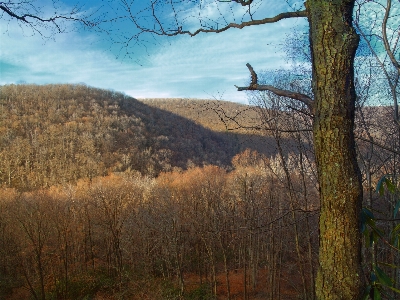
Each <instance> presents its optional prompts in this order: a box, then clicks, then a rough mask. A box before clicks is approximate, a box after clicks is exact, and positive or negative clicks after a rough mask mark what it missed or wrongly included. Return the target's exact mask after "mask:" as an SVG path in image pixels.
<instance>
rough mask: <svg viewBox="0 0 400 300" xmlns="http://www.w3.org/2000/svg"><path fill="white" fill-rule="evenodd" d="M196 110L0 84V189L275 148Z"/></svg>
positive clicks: (152, 171)
mask: <svg viewBox="0 0 400 300" xmlns="http://www.w3.org/2000/svg"><path fill="white" fill-rule="evenodd" d="M164 101H165V102H166V103H167V104H168V105H169V106H170V107H174V106H175V102H174V101H171V102H168V101H166V100H164ZM191 103H192V104H191ZM193 103H195V101H194V100H192V101H191V102H190V101H186V102H182V105H185V106H187V107H193V105H194V104H193ZM199 103H200V102H199ZM195 106H196V107H197V110H195V111H193V114H196V115H197V116H199V118H198V119H197V120H195V119H194V118H193V117H191V116H182V115H178V114H176V113H174V111H168V110H166V109H163V107H157V106H156V105H151V103H148V102H143V101H138V100H136V99H134V98H131V97H128V96H126V95H123V94H121V93H116V92H112V91H108V90H101V89H95V88H91V87H88V86H84V85H45V86H37V85H6V86H1V87H0V186H6V187H16V188H19V189H22V190H29V189H35V188H38V187H43V186H51V185H54V184H60V183H69V182H76V181H77V180H78V179H80V178H94V177H96V176H103V175H106V174H109V173H110V172H126V171H139V172H140V173H141V174H143V175H150V176H156V175H157V174H159V173H160V172H162V171H169V170H172V169H173V168H175V167H178V168H183V169H185V168H187V167H188V166H192V165H207V164H214V165H219V166H229V165H230V162H231V159H232V157H233V156H234V155H235V154H237V153H239V152H241V151H243V150H244V149H246V148H253V149H256V148H259V149H258V150H260V151H262V152H268V151H273V147H271V149H270V150H268V149H269V148H268V147H266V146H265V144H264V146H262V145H261V144H260V141H261V139H260V136H259V135H254V137H255V138H256V140H257V141H255V140H254V139H253V140H252V135H251V134H247V133H246V132H244V131H243V130H242V131H233V132H232V131H227V130H222V129H221V124H223V123H222V122H214V123H215V124H214V125H212V126H211V125H210V124H209V120H208V116H209V115H210V114H211V113H212V112H213V110H201V107H200V106H198V105H197V104H196V105H195ZM187 111H190V110H187ZM204 116H205V118H203V117H204ZM214 121H215V120H214ZM204 125H205V126H207V127H205V126H204ZM263 141H267V142H268V140H266V139H265V138H263Z"/></svg>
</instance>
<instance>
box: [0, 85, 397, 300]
mask: <svg viewBox="0 0 400 300" xmlns="http://www.w3.org/2000/svg"><path fill="white" fill-rule="evenodd" d="M275 100H276V101H277V102H279V101H278V100H279V99H275ZM391 110H392V108H391V107H359V108H358V110H357V118H356V129H355V136H356V140H357V144H356V145H355V147H356V150H357V153H358V161H359V165H360V168H361V171H362V178H363V185H364V191H365V193H364V195H365V196H364V198H365V199H364V203H365V204H366V205H368V207H371V208H372V209H374V213H375V214H376V215H377V221H376V223H374V226H378V227H379V228H382V229H384V231H383V232H384V233H386V232H389V231H390V229H391V228H392V229H393V224H394V223H393V222H392V221H391V220H390V219H388V218H387V215H388V212H390V214H389V215H390V216H392V215H393V207H394V206H395V204H396V202H395V201H396V199H394V198H393V197H392V195H390V194H385V193H383V195H382V196H379V195H378V194H376V193H374V189H375V186H376V184H377V183H378V182H379V180H380V179H381V178H382V176H383V175H385V174H392V175H390V176H393V178H397V177H396V176H398V175H397V174H398V170H399V152H398V150H396V149H398V141H399V139H398V129H397V127H396V126H394V124H393V122H392V120H391V117H390V116H391ZM310 127H311V118H310V116H309V115H307V114H304V113H303V112H302V111H300V110H293V109H288V108H287V107H285V106H276V107H275V108H274V109H271V108H265V107H262V106H256V105H254V106H245V105H239V104H232V103H228V102H221V101H205V100H204V101H203V100H201V101H200V100H182V99H175V100H173V99H169V100H167V99H161V100H160V99H146V100H141V101H138V100H136V99H133V98H131V97H127V96H126V95H123V94H120V93H116V92H112V91H107V90H101V89H95V88H91V87H87V86H84V85H47V86H36V85H8V86H2V87H1V88H0V299H40V300H45V299H71V300H72V299H74V300H75V299H138V300H139V299H140V300H141V299H151V300H152V299H154V300H158V299H159V300H164V299H177V300H178V299H179V300H181V299H188V300H195V299H196V300H203V299H206V300H209V299H230V300H233V299H237V300H239V299H270V300H275V299H313V298H312V297H313V295H314V281H315V276H316V269H317V253H318V225H317V224H318V214H319V208H320V206H319V197H318V183H317V176H316V166H315V158H314V153H313V147H312V143H313V141H312V135H311V131H310ZM343 180H346V178H344V179H343ZM399 205H400V204H399ZM370 222H372V221H371V220H370ZM374 222H375V221H374ZM379 234H381V233H379ZM381 235H383V234H381ZM366 236H368V237H367V238H368V239H369V238H370V236H369V235H367V234H366ZM371 238H372V239H375V244H373V245H374V247H375V248H370V249H369V248H368V249H367V248H366V249H365V253H364V257H367V258H368V257H370V258H371V257H373V259H374V260H378V261H382V262H384V263H385V264H386V265H382V269H384V270H385V272H387V274H389V276H392V278H395V273H394V272H395V271H396V270H393V269H392V268H390V267H388V265H395V264H398V263H399V261H400V257H399V256H398V255H396V253H393V251H392V250H391V248H390V247H389V246H388V245H387V243H384V242H381V241H380V240H378V239H377V236H374V235H371ZM386 238H387V240H390V239H392V238H393V237H392V236H389V237H386ZM378 246H379V248H378ZM377 249H379V251H377ZM372 251H375V252H372ZM366 268H367V267H366ZM398 281H400V279H399V280H398ZM398 285H399V282H394V283H393V286H398Z"/></svg>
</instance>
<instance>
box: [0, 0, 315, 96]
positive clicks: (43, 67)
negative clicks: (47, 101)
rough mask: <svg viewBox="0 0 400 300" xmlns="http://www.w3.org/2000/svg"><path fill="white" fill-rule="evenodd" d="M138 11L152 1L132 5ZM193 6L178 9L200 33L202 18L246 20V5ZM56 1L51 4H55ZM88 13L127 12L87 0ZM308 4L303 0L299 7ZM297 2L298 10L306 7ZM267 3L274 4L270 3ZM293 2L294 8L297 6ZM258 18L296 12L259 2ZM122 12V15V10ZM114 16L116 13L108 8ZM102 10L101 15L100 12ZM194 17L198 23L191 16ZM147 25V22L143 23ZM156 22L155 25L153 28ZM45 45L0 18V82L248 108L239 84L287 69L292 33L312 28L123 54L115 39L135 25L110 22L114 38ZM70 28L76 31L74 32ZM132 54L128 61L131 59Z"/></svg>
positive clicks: (182, 41)
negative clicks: (79, 86)
mask: <svg viewBox="0 0 400 300" xmlns="http://www.w3.org/2000/svg"><path fill="white" fill-rule="evenodd" d="M127 2H130V3H132V5H133V6H132V7H133V9H134V10H135V9H136V10H139V9H141V8H143V7H145V5H146V4H147V3H148V2H149V1H147V0H140V1H127ZM193 2H197V3H198V2H199V1H183V3H184V4H178V5H177V9H178V10H179V11H180V15H181V17H182V18H183V20H185V23H184V25H185V26H187V28H189V29H194V28H197V27H198V18H197V16H198V15H199V14H201V17H202V18H203V20H206V19H207V18H208V19H210V20H211V19H214V20H219V21H220V22H222V21H223V18H225V20H226V21H227V22H231V21H240V18H241V16H243V11H241V9H242V8H241V7H240V6H238V5H237V4H234V3H220V4H219V9H220V12H221V13H219V12H218V7H216V6H215V3H214V1H212V0H203V1H201V2H202V3H203V7H202V8H201V10H199V8H198V6H197V5H196V4H194V3H193ZM39 3H41V4H42V5H43V6H42V10H43V11H44V12H46V11H52V9H53V8H52V6H51V5H47V4H48V3H47V1H45V0H41V1H39ZM49 3H51V1H49ZM74 3H76V1H73V0H68V1H67V0H66V1H64V2H63V3H59V4H60V6H59V9H65V10H68V8H70V7H71V5H73V4H74ZM82 3H83V4H84V7H83V8H84V9H85V10H86V11H95V10H96V9H98V8H99V7H101V6H100V4H99V3H101V4H102V5H106V6H102V8H101V9H104V7H109V6H108V5H111V6H112V8H113V10H114V12H115V13H116V14H119V15H121V14H123V13H125V12H126V11H125V10H124V9H123V7H121V5H120V3H122V2H120V1H107V0H104V1H84V2H81V4H82ZM299 3H301V2H299ZM299 3H297V8H299V7H301V6H300V5H302V4H299ZM267 4H268V5H267ZM292 4H293V5H294V4H295V3H294V2H293V1H292ZM256 8H257V10H256V13H255V18H265V17H269V16H273V15H275V14H277V13H280V12H283V11H287V10H289V7H288V6H287V3H286V2H285V1H261V0H259V1H258V5H257V6H256ZM117 9H119V10H118V11H116V10H117ZM109 11H110V10H109ZM100 12H101V11H100ZM193 15H194V16H195V17H192V16H193ZM160 18H161V20H162V21H163V22H165V23H166V24H168V23H169V22H171V21H173V18H172V17H171V14H170V12H168V11H161V10H160ZM142 21H143V22H144V23H143V24H146V22H149V21H146V20H145V19H142ZM148 24H150V23H148ZM66 26H67V29H68V30H67V31H68V32H67V33H63V34H56V35H54V36H53V38H50V39H43V38H42V37H41V36H40V35H38V34H33V35H32V34H31V32H29V30H26V29H24V30H22V29H21V27H20V26H19V24H18V23H17V22H12V21H11V22H6V20H5V19H4V18H3V19H1V20H0V32H1V37H0V84H9V83H20V82H26V83H34V84H46V83H86V84H88V85H90V86H94V87H99V88H106V89H113V90H117V91H121V92H125V93H126V94H128V95H130V96H133V97H135V98H151V97H157V98H158V97H163V98H170V97H171V98H177V97H179V98H180V97H184V98H202V99H204V98H217V99H223V100H229V101H235V102H242V103H247V99H246V94H245V93H244V92H237V91H236V88H235V87H234V85H235V84H236V85H239V86H240V85H245V84H246V83H247V82H248V78H249V73H248V70H247V68H246V66H245V64H246V63H248V62H249V63H251V64H252V65H253V67H254V68H255V69H256V70H258V71H259V70H268V69H277V68H282V67H283V68H285V67H287V65H286V62H285V59H284V52H283V50H282V49H283V42H284V39H285V37H286V35H287V34H289V33H290V32H291V30H292V29H293V28H297V29H300V30H304V31H305V30H307V22H306V20H304V19H302V18H298V19H289V20H283V21H280V22H279V23H276V24H266V25H261V26H252V27H248V28H245V29H242V30H238V29H231V30H228V31H226V32H224V33H220V34H200V35H197V36H195V37H189V36H181V37H178V38H158V39H156V40H153V39H152V37H151V36H149V35H148V36H142V37H141V39H142V42H141V43H140V44H139V45H136V46H134V45H132V44H131V45H130V46H129V47H128V48H127V49H121V47H120V45H119V44H116V43H115V41H116V40H124V37H129V35H132V34H134V33H135V31H134V26H133V24H132V23H131V22H130V21H129V20H125V21H122V20H120V21H119V22H117V23H112V24H105V25H104V26H105V27H103V28H105V29H108V30H110V32H112V35H110V36H108V35H105V34H101V33H97V32H94V31H89V30H73V28H72V24H67V25H66ZM69 26H71V27H69ZM127 52H129V53H131V54H130V55H126V53H127Z"/></svg>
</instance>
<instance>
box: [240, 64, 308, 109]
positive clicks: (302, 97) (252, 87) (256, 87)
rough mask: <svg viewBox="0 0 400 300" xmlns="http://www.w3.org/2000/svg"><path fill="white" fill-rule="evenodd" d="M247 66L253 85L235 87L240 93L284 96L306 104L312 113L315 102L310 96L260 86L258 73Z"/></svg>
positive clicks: (269, 86) (264, 85)
mask: <svg viewBox="0 0 400 300" xmlns="http://www.w3.org/2000/svg"><path fill="white" fill-rule="evenodd" d="M246 66H247V68H248V69H249V71H250V74H251V83H250V85H249V86H247V87H238V86H236V85H235V87H236V88H237V89H238V91H270V92H272V93H274V94H275V95H278V96H283V97H288V98H291V99H295V100H298V101H300V102H302V103H304V104H306V105H307V106H308V108H309V109H310V110H311V111H313V107H314V100H313V99H311V98H310V97H309V96H307V95H304V94H301V93H296V92H293V91H288V90H282V89H278V88H276V87H274V86H272V85H266V84H258V78H257V73H256V72H255V71H254V69H253V67H252V66H251V65H250V64H249V63H247V64H246Z"/></svg>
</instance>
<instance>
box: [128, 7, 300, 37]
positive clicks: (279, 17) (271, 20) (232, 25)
mask: <svg viewBox="0 0 400 300" xmlns="http://www.w3.org/2000/svg"><path fill="white" fill-rule="evenodd" d="M153 17H155V14H154V12H153ZM300 17H307V11H306V10H302V11H295V12H284V13H280V14H278V15H276V16H274V17H271V18H265V19H261V20H251V21H247V22H242V23H239V24H238V23H230V24H228V25H226V26H225V27H222V28H220V29H214V28H211V29H206V28H200V29H197V30H196V31H194V32H191V31H189V30H182V27H178V28H177V29H175V30H169V31H165V30H164V29H163V28H162V27H161V28H160V31H158V30H155V29H150V28H145V27H142V26H140V25H139V23H138V22H137V21H136V20H135V19H132V21H133V22H134V23H135V26H136V27H137V28H138V29H140V30H141V31H142V32H148V33H153V34H156V35H165V36H177V35H181V34H187V35H190V36H195V35H197V34H199V33H202V32H203V33H220V32H224V31H226V30H228V29H230V28H238V29H243V28H244V27H248V26H253V25H262V24H267V23H276V22H278V21H280V20H283V19H289V18H300Z"/></svg>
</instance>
